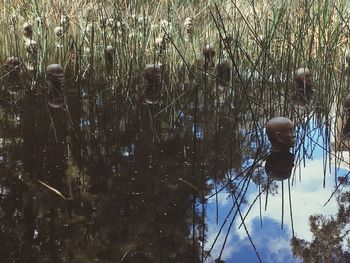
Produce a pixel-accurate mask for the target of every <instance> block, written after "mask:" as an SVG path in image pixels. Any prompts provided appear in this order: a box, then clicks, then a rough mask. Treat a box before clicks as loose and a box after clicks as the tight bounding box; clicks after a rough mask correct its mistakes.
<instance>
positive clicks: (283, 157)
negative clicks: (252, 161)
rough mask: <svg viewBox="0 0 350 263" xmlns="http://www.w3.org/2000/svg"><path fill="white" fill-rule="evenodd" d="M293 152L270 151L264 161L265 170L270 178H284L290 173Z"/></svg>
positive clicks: (292, 163) (292, 165)
mask: <svg viewBox="0 0 350 263" xmlns="http://www.w3.org/2000/svg"><path fill="white" fill-rule="evenodd" d="M293 167H294V154H292V153H290V152H271V153H270V154H269V155H268V157H267V159H266V163H265V172H266V174H267V176H268V177H269V178H270V179H271V180H278V181H280V180H285V179H288V178H289V177H290V176H291V174H292V169H293Z"/></svg>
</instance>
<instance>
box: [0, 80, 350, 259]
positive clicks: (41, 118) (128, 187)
mask: <svg viewBox="0 0 350 263" xmlns="http://www.w3.org/2000/svg"><path fill="white" fill-rule="evenodd" d="M106 83H107V84H105V83H104V82H103V83H102V84H101V83H99V84H98V86H97V91H96V90H94V92H92V91H91V90H92V85H91V83H89V82H88V81H86V83H85V82H84V81H82V82H76V80H75V79H74V78H68V81H67V83H66V91H65V92H66V98H67V107H63V108H54V107H51V106H50V105H49V104H48V98H47V96H46V92H45V89H46V88H45V87H46V84H45V81H41V82H40V81H37V82H36V83H35V84H34V86H32V87H27V86H26V87H25V88H24V91H23V92H20V93H15V94H13V93H11V94H10V93H8V92H7V91H6V89H4V90H3V91H2V104H1V105H2V107H1V118H2V121H1V127H0V146H1V149H0V154H1V157H0V240H1V246H0V261H1V262H132V263H133V262H135V263H137V262H145V263H146V262H164V263H171V262H240V263H251V262H259V260H260V261H261V262H274V263H275V262H302V261H303V260H304V262H348V261H347V260H349V258H350V257H349V253H348V250H349V248H348V238H349V235H348V232H349V231H350V228H349V226H348V222H349V216H350V210H349V207H348V199H349V192H348V191H349V188H348V186H347V175H348V165H347V163H346V162H345V163H344V162H340V158H339V154H338V153H336V152H335V151H334V142H332V139H331V138H332V136H331V134H332V133H333V130H332V129H331V128H330V127H331V126H332V125H326V123H327V122H326V121H325V120H327V119H331V116H330V115H329V116H328V115H327V116H326V117H322V116H321V117H320V116H318V115H317V114H315V113H314V112H313V111H311V110H300V112H299V113H298V114H295V115H293V120H294V122H295V124H296V134H297V144H296V147H295V148H294V150H293V154H294V155H290V156H289V157H286V158H284V157H283V158H282V159H281V158H280V157H278V158H277V159H276V160H277V161H276V160H272V164H271V163H270V165H272V168H271V169H274V168H273V167H274V166H275V165H277V166H278V165H279V166H280V167H279V168H277V169H281V170H282V172H281V173H290V175H291V176H290V178H288V176H286V177H287V178H285V180H269V179H268V177H267V175H266V172H265V168H266V167H265V163H266V162H267V161H266V160H269V156H270V154H269V143H268V141H267V138H266V136H265V132H264V128H263V127H264V124H265V122H266V121H267V120H268V119H269V118H270V117H272V116H273V115H274V114H272V113H271V111H264V110H256V111H255V112H254V111H252V109H251V108H249V107H250V106H251V105H250V106H249V103H246V99H245V98H243V97H240V96H239V94H235V97H233V94H226V97H225V98H224V99H221V102H222V103H221V104H220V103H219V101H220V99H217V98H215V96H214V95H210V96H204V95H203V93H205V91H204V92H203V91H202V90H198V87H197V88H196V87H195V86H194V87H186V86H184V87H182V88H181V90H177V89H176V88H174V87H171V86H167V87H163V91H164V90H166V93H162V97H161V104H160V105H157V104H156V105H148V104H145V103H144V99H143V97H142V92H141V93H140V94H139V93H137V92H135V90H138V89H141V88H140V87H139V86H137V85H136V86H135V87H136V88H135V90H128V89H125V88H121V87H119V86H115V87H113V88H111V87H110V86H108V85H109V84H108V81H107V82H106ZM95 84H96V83H95ZM95 84H94V85H95ZM96 85H97V84H96ZM28 86H29V85H28ZM94 88H96V87H95V86H94ZM164 94H165V95H164ZM231 95H232V97H230V96H231ZM169 96H170V97H169ZM174 98H177V99H174ZM253 107H255V108H257V107H256V105H255V106H254V105H253ZM266 107H267V106H266ZM272 108H273V107H271V108H270V109H272ZM282 112H285V113H286V114H288V115H290V110H288V109H284V108H283V109H282V110H280V111H279V112H278V113H276V114H277V115H279V114H281V113H282ZM276 114H275V115H276ZM333 121H334V120H333V119H332V122H333ZM343 150H344V149H343ZM346 154H347V155H348V152H347V153H346V152H345V155H344V158H345V157H346ZM336 156H338V158H336ZM271 158H272V157H270V159H271ZM274 158H276V157H274ZM272 159H273V158H272ZM269 162H270V161H269ZM335 190H337V191H335ZM333 192H334V193H333ZM267 193H268V194H267ZM331 197H332V198H331ZM327 201H328V202H327ZM237 208H239V209H237ZM242 219H244V223H243V224H242ZM209 251H210V253H208V252H209ZM215 260H216V261H215ZM220 260H221V261H220Z"/></svg>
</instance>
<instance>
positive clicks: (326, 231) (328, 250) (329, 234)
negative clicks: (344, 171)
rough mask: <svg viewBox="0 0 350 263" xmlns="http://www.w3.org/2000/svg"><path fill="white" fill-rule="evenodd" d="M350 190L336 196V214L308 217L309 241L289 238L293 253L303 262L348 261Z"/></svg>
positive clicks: (349, 256) (349, 258)
mask: <svg viewBox="0 0 350 263" xmlns="http://www.w3.org/2000/svg"><path fill="white" fill-rule="evenodd" d="M349 196H350V192H343V193H340V195H339V196H338V198H337V201H338V205H339V207H338V214H337V215H336V217H333V216H331V217H330V218H327V217H325V216H323V215H312V216H310V218H309V223H310V230H311V232H312V234H313V239H312V241H311V242H307V241H305V240H303V239H300V238H297V237H294V238H293V239H292V240H291V245H292V249H293V254H294V255H295V256H298V257H300V258H302V259H303V262H306V263H308V262H327V263H328V262H337V263H339V262H344V263H345V262H349V260H350V253H349V251H348V250H347V249H345V247H346V248H348V247H349V237H348V233H349V230H348V226H347V225H348V222H349V219H350V207H349V206H348V200H349Z"/></svg>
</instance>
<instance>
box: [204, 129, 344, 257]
mask: <svg viewBox="0 0 350 263" xmlns="http://www.w3.org/2000/svg"><path fill="white" fill-rule="evenodd" d="M313 139H314V140H315V141H317V142H318V143H320V144H321V145H323V142H322V137H320V136H318V134H314V136H313ZM305 140H308V144H309V142H310V140H309V139H305ZM307 151H312V159H305V165H304V164H303V162H302V163H301V164H300V165H299V166H298V167H295V174H294V177H293V180H292V181H291V183H292V185H291V195H292V214H293V226H294V233H295V236H296V237H298V238H302V239H305V240H306V241H312V233H311V232H310V230H309V216H310V215H315V214H322V215H324V216H330V215H336V213H337V208H338V206H337V203H336V200H335V199H334V198H333V199H332V200H331V201H330V202H329V203H328V204H327V205H326V206H324V204H325V203H326V201H327V200H328V198H329V197H330V195H331V194H332V191H333V189H334V167H333V168H332V169H329V168H326V169H325V170H326V187H325V188H323V177H324V161H323V150H322V149H321V148H320V147H316V148H314V147H309V148H308V149H307ZM307 154H308V153H307ZM310 155H311V154H310ZM330 170H331V172H330ZM344 174H346V171H345V170H338V172H337V175H338V176H339V175H344ZM277 184H278V187H279V188H278V193H277V194H276V195H275V196H272V195H269V196H268V205H267V209H266V211H264V205H265V194H264V195H263V196H262V207H261V210H262V217H263V219H262V228H261V226H260V207H259V203H258V202H257V203H256V204H255V205H254V206H253V208H252V210H251V211H250V213H249V215H248V217H247V218H246V220H245V224H246V227H247V230H248V232H249V234H250V236H251V238H252V240H253V242H254V245H255V247H256V248H257V251H258V253H259V255H260V257H261V259H262V262H268V263H269V262H277V263H278V262H285V263H288V262H300V260H299V259H297V258H293V256H292V251H291V247H290V239H291V237H292V222H291V217H290V207H289V196H288V181H287V180H286V181H284V220H283V230H282V229H281V217H282V185H281V184H282V183H281V182H277ZM257 194H258V188H257V187H256V185H254V184H253V183H251V185H250V187H249V190H248V192H247V194H246V200H247V203H248V204H251V203H252V202H253V201H254V199H255V197H256V196H257ZM227 197H228V194H227V193H224V192H221V193H220V194H219V195H218V203H219V223H218V225H217V224H216V208H215V206H216V205H215V197H213V198H211V199H210V200H209V202H208V207H207V224H208V237H207V240H208V242H207V245H206V249H209V248H210V247H211V245H212V243H213V241H214V240H215V237H216V235H217V233H218V231H219V229H220V226H221V225H222V223H223V221H224V219H225V217H226V215H227V214H228V213H229V210H230V209H231V207H232V204H233V201H232V199H230V198H227ZM247 210H248V206H243V207H241V212H242V215H243V216H244V215H245V214H246V212H247ZM234 212H235V211H233V213H232V215H233V214H234ZM232 215H231V217H230V218H229V219H228V222H227V223H226V226H227V225H229V224H230V222H231V219H232ZM240 223H241V220H240V218H239V215H238V216H237V217H236V219H235V221H234V223H233V226H232V229H231V230H230V233H229V235H228V238H227V241H226V245H225V249H224V250H223V253H222V257H221V259H223V260H226V262H240V263H246V262H247V263H253V262H259V261H258V258H257V256H256V254H255V252H254V249H253V247H252V245H251V243H250V242H249V239H248V238H247V235H246V232H245V230H244V227H241V228H240V229H238V227H239V225H240ZM227 229H228V228H227V227H225V228H224V229H223V231H222V233H221V235H220V238H219V239H218V240H217V242H216V244H215V246H214V249H213V250H212V259H213V260H214V259H215V258H217V256H218V255H219V254H220V250H221V248H222V245H223V243H224V239H225V235H226V234H227V232H228V230H227ZM207 262H213V261H211V260H208V261H207Z"/></svg>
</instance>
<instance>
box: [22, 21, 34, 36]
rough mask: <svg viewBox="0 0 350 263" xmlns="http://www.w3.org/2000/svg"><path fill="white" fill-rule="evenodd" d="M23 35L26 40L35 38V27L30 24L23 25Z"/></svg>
mask: <svg viewBox="0 0 350 263" xmlns="http://www.w3.org/2000/svg"><path fill="white" fill-rule="evenodd" d="M23 35H24V37H25V38H29V39H31V38H32V37H33V26H32V24H31V23H30V22H25V23H24V24H23Z"/></svg>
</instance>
